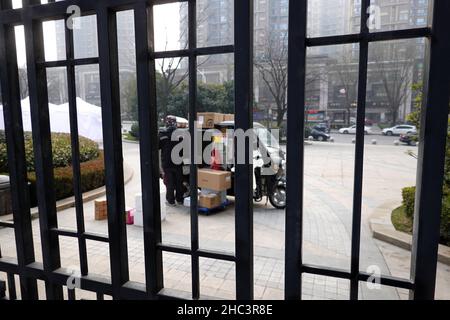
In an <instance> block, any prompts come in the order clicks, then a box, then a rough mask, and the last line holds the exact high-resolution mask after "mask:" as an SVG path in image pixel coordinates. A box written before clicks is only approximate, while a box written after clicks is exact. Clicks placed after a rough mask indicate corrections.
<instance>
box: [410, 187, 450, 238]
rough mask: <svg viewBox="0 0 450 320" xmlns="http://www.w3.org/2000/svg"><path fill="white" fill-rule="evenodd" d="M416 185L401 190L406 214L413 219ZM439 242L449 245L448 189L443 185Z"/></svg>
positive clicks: (449, 214)
mask: <svg viewBox="0 0 450 320" xmlns="http://www.w3.org/2000/svg"><path fill="white" fill-rule="evenodd" d="M415 194H416V187H410V188H404V189H403V190H402V195H403V205H404V207H405V212H406V216H407V217H408V218H410V219H411V220H414V202H415ZM441 243H443V244H446V245H450V189H448V188H446V187H444V195H443V198H442V212H441Z"/></svg>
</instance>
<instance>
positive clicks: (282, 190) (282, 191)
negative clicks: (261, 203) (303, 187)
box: [269, 186, 286, 210]
mask: <svg viewBox="0 0 450 320" xmlns="http://www.w3.org/2000/svg"><path fill="white" fill-rule="evenodd" d="M269 201H270V204H271V205H272V206H274V207H275V208H276V209H279V210H283V209H285V208H286V187H284V186H277V187H275V189H274V190H273V192H272V193H271V194H270V196H269Z"/></svg>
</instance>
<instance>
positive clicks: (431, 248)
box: [410, 0, 450, 300]
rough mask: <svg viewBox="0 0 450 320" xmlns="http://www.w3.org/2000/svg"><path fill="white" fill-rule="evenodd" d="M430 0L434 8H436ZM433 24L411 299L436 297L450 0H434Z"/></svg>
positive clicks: (449, 71)
mask: <svg viewBox="0 0 450 320" xmlns="http://www.w3.org/2000/svg"><path fill="white" fill-rule="evenodd" d="M431 5H433V8H432V9H431ZM431 5H430V10H432V12H433V25H432V36H431V40H428V41H429V42H428V46H429V47H428V53H427V54H428V66H427V69H428V70H429V73H427V72H425V74H427V77H428V78H427V79H426V81H425V86H424V92H425V95H424V101H423V107H424V108H425V109H424V110H423V112H422V118H421V124H422V127H421V130H420V144H419V161H418V174H417V190H416V203H415V214H414V236H413V247H412V259H411V260H412V261H411V277H412V279H413V281H414V284H415V290H414V291H411V292H410V298H412V299H415V300H432V299H434V294H435V288H436V268H437V259H438V247H439V227H440V216H441V210H442V187H443V178H444V165H445V147H446V142H447V134H448V133H447V128H448V114H449V88H450V60H449V57H450V41H448V35H449V34H450V19H448V15H449V14H450V1H448V0H435V1H433V2H432V3H431Z"/></svg>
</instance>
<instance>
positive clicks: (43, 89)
mask: <svg viewBox="0 0 450 320" xmlns="http://www.w3.org/2000/svg"><path fill="white" fill-rule="evenodd" d="M38 3H40V1H38V0H33V1H30V4H38ZM24 26H25V47H26V55H27V72H28V89H29V95H30V110H31V123H32V131H33V148H34V162H35V168H36V178H37V181H36V188H37V190H38V192H37V198H38V207H39V225H40V231H41V243H42V258H43V263H44V271H45V272H46V273H51V272H53V271H54V270H56V269H58V268H60V266H61V259H60V247H59V239H58V235H56V234H55V233H54V232H51V231H50V230H52V229H55V228H58V220H57V214H56V200H55V190H54V176H53V156H52V142H51V135H50V114H49V108H48V92H47V74H46V70H45V68H44V67H43V66H42V65H39V64H38V61H44V60H45V54H44V35H43V27H42V22H41V21H38V20H32V19H31V18H28V19H27V20H25V23H24ZM45 291H46V295H47V299H50V300H53V299H55V300H62V299H63V291H62V287H61V286H60V285H57V284H54V283H52V282H51V280H46V281H45Z"/></svg>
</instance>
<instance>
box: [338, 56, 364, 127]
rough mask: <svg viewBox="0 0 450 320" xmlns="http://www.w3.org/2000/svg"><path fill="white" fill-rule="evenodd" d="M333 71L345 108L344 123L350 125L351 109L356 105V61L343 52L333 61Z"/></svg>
mask: <svg viewBox="0 0 450 320" xmlns="http://www.w3.org/2000/svg"><path fill="white" fill-rule="evenodd" d="M333 64H334V66H333V67H332V70H333V73H335V75H336V78H337V79H336V80H337V83H338V86H339V87H340V91H339V93H340V94H341V95H342V96H343V98H344V107H345V110H346V119H345V121H346V124H347V125H350V122H351V115H352V110H353V109H355V107H356V99H357V89H356V86H357V84H358V72H357V70H358V68H357V67H358V62H357V61H355V60H354V59H353V58H352V56H351V54H350V53H348V52H347V53H344V54H343V55H342V56H341V57H339V58H338V59H337V60H335V62H334V63H333Z"/></svg>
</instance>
